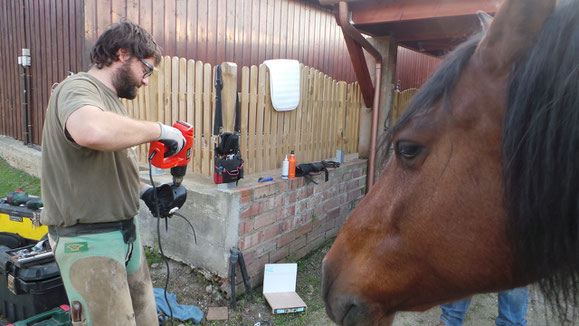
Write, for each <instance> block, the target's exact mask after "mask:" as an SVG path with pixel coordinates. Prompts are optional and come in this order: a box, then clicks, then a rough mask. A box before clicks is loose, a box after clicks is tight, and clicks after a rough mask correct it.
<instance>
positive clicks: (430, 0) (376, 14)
mask: <svg viewBox="0 0 579 326" xmlns="http://www.w3.org/2000/svg"><path fill="white" fill-rule="evenodd" d="M503 1H504V0H390V1H362V2H353V3H351V5H350V7H351V8H350V10H351V11H352V21H353V22H354V24H355V25H358V24H376V23H388V22H400V21H411V20H417V19H427V18H444V17H454V16H464V15H472V14H475V13H476V12H477V11H479V10H482V11H484V12H487V13H489V14H494V13H496V11H497V10H498V8H499V7H500V5H501V3H502V2H503Z"/></svg>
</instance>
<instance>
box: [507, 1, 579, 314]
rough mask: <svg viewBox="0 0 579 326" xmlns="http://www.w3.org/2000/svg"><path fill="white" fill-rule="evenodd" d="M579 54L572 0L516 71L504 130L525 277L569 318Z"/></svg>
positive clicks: (576, 301)
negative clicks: (534, 279)
mask: <svg viewBox="0 0 579 326" xmlns="http://www.w3.org/2000/svg"><path fill="white" fill-rule="evenodd" d="M578 53H579V1H566V2H564V3H561V4H560V5H559V8H558V9H557V10H556V11H555V12H554V13H553V14H552V16H551V17H550V18H549V19H548V20H547V22H546V23H545V25H544V28H543V30H542V32H541V35H540V36H539V39H538V41H537V43H536V45H535V46H534V48H533V49H532V50H531V52H530V53H529V54H528V57H527V59H526V60H525V61H524V62H521V63H520V64H518V65H517V66H516V67H515V69H514V71H513V73H512V74H511V82H510V85H509V86H508V109H507V111H506V113H505V120H504V124H503V135H502V137H503V139H502V142H503V155H504V163H505V166H504V183H505V202H506V207H507V227H508V232H509V236H510V239H511V241H512V245H513V247H514V249H515V255H516V257H517V259H518V262H517V263H518V265H519V266H518V267H519V272H520V277H521V278H525V277H528V278H531V279H533V278H537V277H540V278H544V279H543V280H542V281H540V282H539V285H540V287H541V290H542V291H543V293H544V294H545V295H546V297H547V298H548V299H549V300H550V302H551V303H552V305H553V306H554V307H556V308H558V309H559V316H560V318H562V319H564V318H565V316H568V314H569V312H570V311H569V310H570V309H571V310H572V309H574V307H577V306H578V305H579V169H578V168H577V167H578V166H579V163H578V162H579V56H578ZM563 301H565V303H567V304H564V302H563ZM573 312H574V311H573ZM562 321H563V320H562Z"/></svg>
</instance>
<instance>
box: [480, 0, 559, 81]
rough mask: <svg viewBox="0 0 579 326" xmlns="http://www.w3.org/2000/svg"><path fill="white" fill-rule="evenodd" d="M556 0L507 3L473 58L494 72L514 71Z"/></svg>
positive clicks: (518, 0) (510, 1)
mask: <svg viewBox="0 0 579 326" xmlns="http://www.w3.org/2000/svg"><path fill="white" fill-rule="evenodd" d="M556 2H557V0H506V1H505V2H504V3H503V5H502V6H501V8H500V10H499V11H498V13H497V14H496V16H495V18H494V20H493V22H492V24H491V25H490V27H489V30H488V32H487V33H486V35H485V36H484V38H483V39H482V41H481V42H480V44H479V45H478V48H477V50H476V52H475V56H474V57H473V59H475V60H479V63H480V64H481V65H482V66H483V67H484V68H485V69H490V70H492V71H493V72H495V73H499V74H504V73H508V72H510V71H511V67H512V64H513V63H514V62H515V61H517V60H518V59H519V58H520V57H521V56H522V55H523V54H524V53H525V52H527V51H528V50H529V49H530V47H531V46H532V44H533V43H534V42H535V40H536V38H537V36H538V34H539V32H540V31H541V28H542V27H543V23H544V22H545V20H546V19H547V17H548V16H549V14H551V12H552V11H553V9H554V8H555V4H556Z"/></svg>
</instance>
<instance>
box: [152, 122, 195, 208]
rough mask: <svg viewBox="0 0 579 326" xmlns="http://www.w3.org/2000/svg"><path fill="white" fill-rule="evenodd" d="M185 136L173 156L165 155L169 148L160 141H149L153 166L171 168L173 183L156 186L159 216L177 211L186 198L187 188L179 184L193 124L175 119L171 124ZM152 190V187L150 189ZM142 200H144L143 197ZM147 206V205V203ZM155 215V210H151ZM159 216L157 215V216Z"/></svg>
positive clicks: (188, 151) (188, 155)
mask: <svg viewBox="0 0 579 326" xmlns="http://www.w3.org/2000/svg"><path fill="white" fill-rule="evenodd" d="M173 127H174V128H177V129H179V131H181V133H182V134H183V137H185V146H184V147H183V149H181V151H180V152H179V153H177V154H175V155H173V156H169V157H165V155H166V154H167V151H168V150H169V148H168V147H167V146H166V145H165V144H163V143H162V142H160V141H154V142H152V143H151V147H150V149H149V160H150V161H151V164H152V165H153V166H156V167H158V168H160V169H169V168H170V169H171V176H173V183H172V184H169V183H166V184H162V185H160V186H158V187H157V198H158V203H159V204H160V207H159V208H160V214H161V216H160V217H169V216H171V215H172V214H173V213H174V212H175V211H177V210H178V209H179V208H181V206H183V204H184V203H185V200H186V199H187V190H186V189H185V187H183V186H182V185H181V183H182V182H183V177H184V176H185V173H186V172H187V164H188V163H189V161H191V147H193V126H191V125H190V124H188V123H186V122H183V121H177V122H175V124H173ZM151 190H153V189H151ZM143 200H145V199H144V198H143ZM147 206H148V205H147ZM152 213H153V215H155V216H156V212H152ZM157 217H159V216H157Z"/></svg>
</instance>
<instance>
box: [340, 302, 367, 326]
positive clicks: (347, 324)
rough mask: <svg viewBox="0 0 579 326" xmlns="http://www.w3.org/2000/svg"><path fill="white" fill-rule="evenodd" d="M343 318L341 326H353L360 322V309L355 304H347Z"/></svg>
mask: <svg viewBox="0 0 579 326" xmlns="http://www.w3.org/2000/svg"><path fill="white" fill-rule="evenodd" d="M343 311H344V317H343V318H342V323H341V324H342V325H344V326H355V325H358V323H359V322H360V312H361V311H362V309H361V308H360V305H359V304H358V303H357V302H349V303H348V304H347V305H346V306H345V307H344V310H343Z"/></svg>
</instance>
